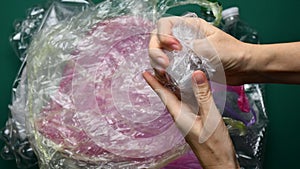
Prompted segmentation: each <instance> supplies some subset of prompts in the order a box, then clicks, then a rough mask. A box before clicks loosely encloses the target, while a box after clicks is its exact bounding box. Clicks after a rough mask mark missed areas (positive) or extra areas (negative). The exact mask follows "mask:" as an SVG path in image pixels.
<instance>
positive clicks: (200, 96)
mask: <svg viewBox="0 0 300 169" xmlns="http://www.w3.org/2000/svg"><path fill="white" fill-rule="evenodd" d="M192 76H193V79H194V85H193V89H194V94H195V96H196V99H197V102H198V104H199V116H200V117H201V118H202V119H203V127H202V129H201V131H200V133H199V142H200V143H203V142H205V141H206V140H207V139H208V138H209V137H210V136H211V135H212V134H213V133H214V131H215V130H216V129H217V127H218V124H219V123H220V121H221V118H222V117H221V114H220V113H219V111H218V109H217V107H216V105H215V103H214V100H213V97H212V94H211V91H210V85H209V82H208V80H207V78H206V76H205V73H204V72H202V71H195V72H194V73H193V75H192Z"/></svg>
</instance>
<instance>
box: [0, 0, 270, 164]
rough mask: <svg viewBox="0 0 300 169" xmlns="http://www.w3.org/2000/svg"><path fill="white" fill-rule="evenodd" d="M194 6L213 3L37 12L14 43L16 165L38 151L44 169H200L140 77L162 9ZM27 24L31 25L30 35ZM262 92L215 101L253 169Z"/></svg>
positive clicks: (10, 153) (65, 6)
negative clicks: (18, 63)
mask: <svg viewBox="0 0 300 169" xmlns="http://www.w3.org/2000/svg"><path fill="white" fill-rule="evenodd" d="M191 2H193V3H195V2H197V3H198V4H200V5H204V6H206V7H207V6H209V5H207V4H206V2H205V1H188V2H184V1H161V2H160V4H158V6H159V9H161V10H162V11H161V12H157V11H156V12H153V6H151V5H149V2H148V4H147V3H146V2H143V1H138V2H134V1H130V2H127V1H122V2H115V3H113V2H109V1H105V2H103V3H100V4H98V5H97V6H94V5H92V4H91V3H90V2H86V1H85V2H84V3H83V1H81V3H79V4H78V3H76V5H75V4H74V3H70V2H67V3H66V2H61V1H53V3H52V4H51V6H50V7H49V9H43V8H33V9H32V11H31V13H34V14H35V15H34V16H36V17H31V18H29V19H28V18H27V20H25V21H24V22H23V23H22V24H21V25H23V26H17V29H16V30H17V31H16V33H15V34H14V35H13V36H12V37H13V38H12V43H13V44H15V45H16V46H15V49H16V51H17V52H18V56H19V57H20V58H21V60H24V64H23V66H22V67H21V70H20V73H19V75H18V77H17V79H16V83H15V86H14V89H13V91H14V92H13V100H12V101H13V102H12V105H11V106H10V109H11V115H12V117H11V118H10V119H9V120H8V121H7V126H6V128H5V129H3V135H2V140H5V143H6V146H5V147H4V148H3V152H2V156H4V157H5V158H6V159H12V158H16V159H17V163H18V165H19V167H20V168H28V167H30V166H33V165H36V162H37V161H36V158H35V154H36V155H37V157H38V159H39V165H40V167H41V168H124V167H126V168H160V167H162V166H164V165H166V164H167V163H169V164H168V165H167V166H165V168H176V167H177V168H178V167H179V168H184V167H187V168H201V167H200V165H199V163H198V161H197V159H196V157H195V155H194V154H193V153H192V152H191V151H190V150H189V148H188V146H187V145H186V143H185V142H184V139H183V137H182V135H181V134H180V133H179V131H178V130H177V128H176V127H175V125H174V123H173V121H172V118H171V117H170V115H169V114H168V112H167V111H166V109H165V108H164V106H163V105H162V103H161V102H160V100H159V99H158V97H157V96H156V95H155V94H154V93H153V92H152V90H151V89H150V88H149V87H148V85H147V84H146V83H145V81H144V80H143V79H142V77H141V75H140V74H141V72H142V71H145V70H151V68H150V67H149V65H150V64H149V63H148V61H147V60H148V59H147V57H148V56H147V55H148V53H147V52H148V51H147V47H148V40H149V35H150V34H149V33H150V32H151V31H152V30H153V28H154V27H155V24H154V23H155V20H156V18H159V15H161V14H162V13H163V11H166V10H167V9H168V8H169V7H168V5H169V6H172V5H173V6H176V5H180V4H184V3H191ZM166 4H167V5H166ZM78 5H79V6H78ZM152 5H153V4H152ZM72 9H76V10H72ZM133 9H134V10H133ZM212 9H214V11H215V12H216V11H217V8H215V7H213V8H212ZM63 11H64V12H63ZM139 11H143V15H141V14H140V12H139ZM76 13H77V14H78V15H77V16H76V15H75V14H76ZM217 14H218V13H217ZM217 14H216V15H217ZM74 15H75V17H73V16H74ZM153 15H154V16H153ZM32 16H33V15H32ZM71 16H72V17H71ZM30 21H32V22H33V23H36V25H35V26H34V27H30V28H32V29H30V30H31V31H30V33H29V34H28V33H26V31H25V30H27V32H28V29H25V28H28V22H30ZM26 22H27V23H26ZM29 25H30V24H29ZM31 25H32V24H31ZM18 33H20V34H19V35H20V36H19V35H18ZM18 38H19V39H18ZM26 39H27V41H24V40H26ZM32 39H33V41H32ZM24 44H25V45H24ZM136 56H140V57H136ZM222 90H224V88H222ZM261 91H262V89H261V88H260V86H258V85H245V89H244V86H242V87H228V90H227V93H226V100H227V101H226V103H225V105H224V103H221V104H220V105H221V107H223V109H224V114H223V115H224V120H225V122H226V124H227V126H228V128H229V131H230V134H231V136H232V138H233V141H234V143H235V146H236V149H237V156H238V157H239V161H240V164H241V166H243V167H245V168H247V167H248V168H249V166H251V167H252V165H256V166H259V165H260V158H261V157H262V154H261V152H262V151H261V149H262V147H263V146H262V142H263V138H264V131H265V127H266V119H267V118H266V114H265V109H264V106H263V100H262V94H261ZM215 93H217V92H215ZM219 93H221V95H222V96H224V92H223V91H222V92H219ZM124 96H125V97H124ZM215 97H216V98H219V95H217V96H215ZM219 100H221V101H223V99H219ZM243 100H244V101H243ZM245 100H246V101H245ZM153 105H155V106H153ZM222 105H223V106H222ZM241 106H246V107H247V106H248V107H249V109H250V108H251V111H250V113H249V112H248V113H247V112H245V109H241ZM246 109H247V108H246ZM24 152H26V153H24ZM186 152H187V153H186ZM179 157H180V158H179ZM176 158H177V160H175V159H176ZM174 160H175V161H174ZM171 161H173V162H171ZM170 162H171V163H170ZM251 167H250V168H251Z"/></svg>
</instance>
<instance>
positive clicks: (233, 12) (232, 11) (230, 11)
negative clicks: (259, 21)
mask: <svg viewBox="0 0 300 169" xmlns="http://www.w3.org/2000/svg"><path fill="white" fill-rule="evenodd" d="M237 15H239V8H238V7H231V8H228V9H225V10H223V11H222V17H223V18H224V19H226V18H229V17H231V16H237Z"/></svg>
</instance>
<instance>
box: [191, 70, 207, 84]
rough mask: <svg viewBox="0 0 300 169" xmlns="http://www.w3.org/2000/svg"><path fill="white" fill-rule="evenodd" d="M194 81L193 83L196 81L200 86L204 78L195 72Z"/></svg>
mask: <svg viewBox="0 0 300 169" xmlns="http://www.w3.org/2000/svg"><path fill="white" fill-rule="evenodd" d="M194 79H195V81H196V83H197V84H202V83H204V82H205V80H206V78H205V77H204V76H203V74H202V73H200V72H199V73H198V72H196V73H195V74H194Z"/></svg>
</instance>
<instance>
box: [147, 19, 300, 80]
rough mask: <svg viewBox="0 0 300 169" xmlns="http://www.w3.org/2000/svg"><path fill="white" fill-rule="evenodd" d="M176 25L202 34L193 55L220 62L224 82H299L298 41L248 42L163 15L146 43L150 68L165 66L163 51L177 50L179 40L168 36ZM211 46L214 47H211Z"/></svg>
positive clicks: (205, 24) (200, 23)
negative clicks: (184, 26) (275, 42)
mask: <svg viewBox="0 0 300 169" xmlns="http://www.w3.org/2000/svg"><path fill="white" fill-rule="evenodd" d="M177 24H185V25H190V26H191V27H193V28H194V29H195V30H196V31H199V32H200V34H202V35H203V38H199V39H195V40H194V41H193V42H192V45H191V48H192V50H193V51H194V52H195V53H196V54H197V55H199V56H200V55H202V56H204V57H207V58H208V59H210V60H211V61H212V62H213V60H214V59H219V60H220V62H221V63H222V66H223V67H222V68H220V69H223V70H217V71H224V72H225V75H226V83H227V84H228V85H241V84H246V83H285V84H300V78H298V76H299V74H300V59H299V58H300V42H290V43H278V44H263V45H261V44H248V43H244V42H241V41H239V40H237V39H235V38H234V37H232V36H230V35H229V34H227V33H225V32H223V31H222V30H220V29H218V28H217V27H215V26H213V25H211V24H209V23H208V22H206V21H205V20H203V19H201V18H193V17H166V18H162V19H160V20H159V21H158V24H157V29H156V30H155V31H154V32H153V34H152V36H151V39H150V43H149V55H150V59H151V64H152V66H153V67H154V68H157V69H165V68H166V67H167V66H168V65H169V60H168V57H167V56H166V54H165V53H164V52H163V50H170V51H171V50H181V49H182V45H181V44H180V42H179V40H178V39H176V38H175V37H174V36H173V35H172V28H173V26H174V25H177ZM211 46H213V48H214V49H212V48H211ZM215 54H217V55H215Z"/></svg>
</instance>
